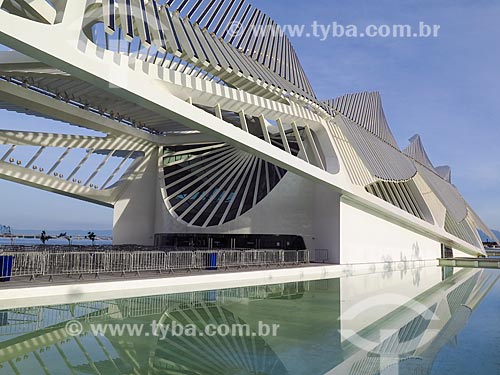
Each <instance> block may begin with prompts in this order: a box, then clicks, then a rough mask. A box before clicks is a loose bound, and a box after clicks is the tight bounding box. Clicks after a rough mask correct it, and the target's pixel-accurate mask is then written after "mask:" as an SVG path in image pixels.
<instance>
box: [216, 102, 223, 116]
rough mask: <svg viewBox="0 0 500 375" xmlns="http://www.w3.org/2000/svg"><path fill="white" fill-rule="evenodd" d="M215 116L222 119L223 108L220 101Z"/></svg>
mask: <svg viewBox="0 0 500 375" xmlns="http://www.w3.org/2000/svg"><path fill="white" fill-rule="evenodd" d="M215 117H217V118H219V119H221V120H222V108H221V106H220V104H219V103H217V105H216V106H215Z"/></svg>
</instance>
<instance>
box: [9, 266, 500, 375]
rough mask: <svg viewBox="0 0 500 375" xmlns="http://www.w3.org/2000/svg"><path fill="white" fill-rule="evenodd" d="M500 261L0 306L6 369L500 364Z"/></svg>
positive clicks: (274, 369)
mask: <svg viewBox="0 0 500 375" xmlns="http://www.w3.org/2000/svg"><path fill="white" fill-rule="evenodd" d="M499 278H500V271H494V270H477V269H452V268H443V269H441V268H437V267H425V268H415V269H400V270H399V269H398V270H390V269H389V270H387V272H384V273H375V274H373V273H372V274H366V275H357V276H349V275H345V276H344V277H341V278H337V279H328V280H319V281H306V282H294V283H287V284H276V285H263V286H253V287H245V288H236V289H224V290H212V291H202V292H192V293H182V294H171V295H158V296H147V297H137V298H127V299H115V300H110V301H98V302H85V303H82V302H79V303H76V304H70V305H57V306H37V307H30V308H18V309H11V310H4V311H1V312H0V366H1V367H0V374H22V375H26V374H36V375H38V374H61V375H67V374H103V375H109V374H170V375H246V374H256V375H271V374H273V375H324V374H328V375H330V374H331V375H335V374H342V375H343V374H353V375H355V374H360V375H361V374H362V375H368V374H412V375H413V374H449V373H453V374H467V375H468V374H472V373H475V374H488V375H489V374H500V359H499V358H500V357H499V356H498V353H499V352H500V324H499V323H500V318H499V313H500V283H499V282H498V279H499Z"/></svg>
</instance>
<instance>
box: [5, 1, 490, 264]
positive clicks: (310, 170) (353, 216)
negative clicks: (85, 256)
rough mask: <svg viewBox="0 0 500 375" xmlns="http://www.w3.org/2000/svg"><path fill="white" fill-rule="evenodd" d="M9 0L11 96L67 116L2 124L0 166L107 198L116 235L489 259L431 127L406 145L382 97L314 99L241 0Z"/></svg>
mask: <svg viewBox="0 0 500 375" xmlns="http://www.w3.org/2000/svg"><path fill="white" fill-rule="evenodd" d="M0 6H1V9H2V11H0V43H1V44H3V45H5V46H8V47H9V48H11V49H12V51H7V52H2V53H0V107H1V108H4V109H7V110H9V111H15V112H19V113H22V114H25V115H29V116H38V117H39V118H41V120H40V121H42V118H49V119H54V120H58V121H60V122H62V123H64V124H67V126H68V129H71V131H68V133H62V132H54V133H40V132H36V131H29V132H28V131H11V130H8V125H7V126H6V125H5V124H4V125H3V126H2V128H5V127H7V129H4V130H1V131H0V143H1V145H0V177H1V178H4V179H8V180H11V181H15V182H18V183H21V184H26V185H29V186H32V187H35V188H39V189H44V190H47V191H51V192H55V193H59V194H63V195H66V196H70V197H74V198H77V199H82V200H85V201H88V202H91V203H95V204H100V205H104V206H107V207H113V208H114V233H113V237H114V242H115V243H117V244H129V243H135V244H144V245H154V244H156V245H162V246H167V245H168V246H200V247H212V248H248V247H254V248H255V247H259V248H288V249H300V248H308V249H311V250H316V254H317V255H318V254H319V255H318V256H320V257H322V258H323V260H326V261H328V262H331V263H342V264H355V263H367V262H391V261H401V260H403V261H404V260H422V259H435V258H436V257H439V256H441V255H451V251H453V254H454V255H456V256H457V255H458V256H464V255H466V256H478V255H482V254H484V250H483V247H482V243H481V240H480V237H479V234H478V229H481V230H482V231H483V232H485V233H486V234H487V235H488V236H489V237H490V238H493V239H495V240H496V238H495V236H494V234H493V233H491V231H490V230H489V229H488V227H487V226H486V225H485V224H484V223H483V222H482V221H481V219H480V218H479V217H478V216H477V215H476V214H475V213H474V211H473V210H472V208H471V207H470V206H469V205H468V204H467V203H466V202H465V200H464V199H463V198H462V196H461V195H460V193H459V192H458V190H457V189H456V188H455V186H453V185H452V180H451V171H450V168H449V167H435V166H434V165H433V164H432V162H431V161H430V160H429V158H428V156H427V154H426V152H425V149H424V146H423V145H422V141H421V139H420V137H419V136H414V137H413V138H411V139H410V144H409V146H408V147H407V148H405V149H404V150H401V149H400V147H399V145H398V144H397V142H396V141H395V139H394V137H393V135H392V133H391V130H390V128H389V126H388V124H387V121H386V118H385V116H384V111H383V108H382V103H381V98H380V96H379V94H378V93H357V94H350V95H345V96H342V97H340V98H336V99H332V100H318V99H317V98H316V95H315V94H314V91H313V88H312V87H311V85H310V83H309V81H308V79H307V76H306V74H305V72H304V70H303V69H302V67H301V65H300V62H299V59H298V57H297V55H296V53H295V51H294V49H293V46H292V45H291V43H290V41H289V39H288V38H287V37H286V36H285V35H284V33H283V32H282V31H281V30H280V28H279V27H278V26H277V24H276V23H275V22H274V21H273V20H272V19H271V18H270V17H269V16H268V15H266V14H264V13H262V12H261V11H259V10H258V9H256V8H255V7H253V6H252V5H251V4H248V3H247V2H246V0H183V1H181V0H170V1H167V0H71V1H67V0H35V1H33V0H31V1H28V0H3V1H0ZM82 128H85V129H87V132H88V130H92V131H94V133H95V135H92V136H89V135H88V133H85V134H79V132H82V130H81V129H82ZM25 155H29V156H25ZM446 250H447V251H446ZM444 253H446V254H444Z"/></svg>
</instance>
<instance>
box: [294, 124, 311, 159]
mask: <svg viewBox="0 0 500 375" xmlns="http://www.w3.org/2000/svg"><path fill="white" fill-rule="evenodd" d="M292 129H293V134H294V136H295V139H296V140H297V144H298V145H299V149H300V151H301V152H302V154H303V155H304V156H303V157H304V160H305V161H307V162H308V163H309V157H308V156H307V151H306V148H305V147H304V142H302V137H301V136H300V132H299V129H298V127H297V123H296V122H292Z"/></svg>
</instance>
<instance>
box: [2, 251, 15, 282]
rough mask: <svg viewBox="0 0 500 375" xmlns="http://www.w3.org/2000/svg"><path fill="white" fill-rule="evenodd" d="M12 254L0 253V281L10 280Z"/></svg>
mask: <svg viewBox="0 0 500 375" xmlns="http://www.w3.org/2000/svg"><path fill="white" fill-rule="evenodd" d="M13 260H14V256H13V255H0V282H5V281H10V277H11V276H12V262H13Z"/></svg>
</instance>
